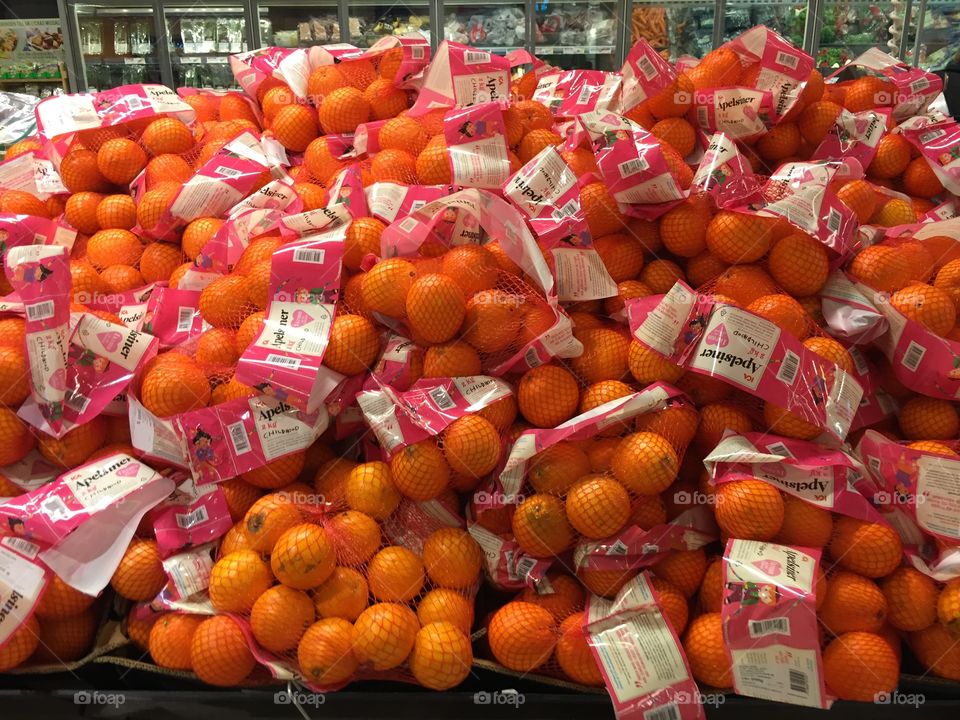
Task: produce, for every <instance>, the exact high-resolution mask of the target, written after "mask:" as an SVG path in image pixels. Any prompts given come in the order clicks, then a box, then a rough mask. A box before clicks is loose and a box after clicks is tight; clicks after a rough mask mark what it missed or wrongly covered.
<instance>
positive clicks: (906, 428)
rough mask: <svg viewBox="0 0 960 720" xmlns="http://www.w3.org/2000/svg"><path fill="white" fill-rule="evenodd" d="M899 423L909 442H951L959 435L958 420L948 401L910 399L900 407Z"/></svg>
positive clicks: (920, 398) (959, 423) (926, 398)
mask: <svg viewBox="0 0 960 720" xmlns="http://www.w3.org/2000/svg"><path fill="white" fill-rule="evenodd" d="M899 421H900V430H901V431H902V432H903V434H904V436H906V437H907V439H909V440H928V439H929V440H952V439H954V438H955V437H957V435H958V434H960V418H958V416H957V411H956V408H954V405H953V403H951V402H950V401H948V400H939V399H936V398H928V397H914V398H911V399H910V400H908V401H907V402H906V403H904V404H903V406H902V407H901V409H900V414H899Z"/></svg>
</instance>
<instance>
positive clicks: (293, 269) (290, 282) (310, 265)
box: [236, 230, 343, 412]
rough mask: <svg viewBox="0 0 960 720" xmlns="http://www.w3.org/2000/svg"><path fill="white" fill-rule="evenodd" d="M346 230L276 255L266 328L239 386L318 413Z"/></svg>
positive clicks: (242, 366)
mask: <svg viewBox="0 0 960 720" xmlns="http://www.w3.org/2000/svg"><path fill="white" fill-rule="evenodd" d="M342 254H343V231H342V230H335V231H332V232H329V233H326V234H324V235H317V236H314V237H313V238H312V239H307V240H301V241H299V242H293V243H288V244H286V245H284V246H283V247H281V248H280V249H279V250H277V251H276V252H275V253H274V254H273V259H272V261H271V262H272V265H271V268H272V270H271V273H270V278H271V279H270V297H271V299H270V301H269V302H268V303H267V311H266V313H267V315H266V319H265V321H264V325H263V329H262V330H261V331H260V334H259V335H258V336H257V338H256V339H255V340H254V341H253V342H252V343H251V344H250V346H249V347H248V348H247V349H246V350H245V351H244V353H243V355H242V356H241V357H240V360H239V362H238V363H237V370H236V377H237V379H238V380H239V381H240V382H244V383H247V384H249V385H252V386H253V387H255V388H257V390H259V391H260V392H262V393H264V394H268V395H270V396H272V397H274V398H276V399H277V400H280V401H281V402H289V403H290V404H292V405H294V406H296V407H298V408H301V409H305V410H307V412H315V411H316V410H317V409H318V408H319V407H320V406H321V404H322V402H323V399H324V397H325V395H326V393H323V394H321V393H320V388H321V386H322V383H321V382H320V380H321V377H322V373H321V363H322V362H323V356H324V354H325V353H326V349H327V340H328V339H329V336H330V328H331V326H332V325H333V317H334V313H335V310H336V308H335V305H334V303H335V301H336V299H337V296H338V294H339V291H340V269H341V268H340V263H341V258H342Z"/></svg>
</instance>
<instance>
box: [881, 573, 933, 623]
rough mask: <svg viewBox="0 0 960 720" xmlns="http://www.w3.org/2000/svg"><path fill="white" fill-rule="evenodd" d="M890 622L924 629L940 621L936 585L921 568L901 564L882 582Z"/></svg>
mask: <svg viewBox="0 0 960 720" xmlns="http://www.w3.org/2000/svg"><path fill="white" fill-rule="evenodd" d="M880 589H881V591H882V592H883V596H884V597H885V598H886V601H887V622H889V623H890V624H891V625H893V627H895V628H896V629H897V630H904V631H907V632H913V631H915V630H923V629H924V628H926V627H929V626H930V625H932V624H933V623H935V622H936V621H937V595H938V589H937V584H936V583H935V582H934V581H933V580H931V579H930V578H929V577H927V576H926V575H924V574H923V573H922V572H920V571H919V570H915V569H914V568H910V567H899V568H897V569H896V570H894V571H893V572H892V573H890V575H888V576H887V577H885V578H884V579H883V580H881V581H880Z"/></svg>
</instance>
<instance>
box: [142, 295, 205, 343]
mask: <svg viewBox="0 0 960 720" xmlns="http://www.w3.org/2000/svg"><path fill="white" fill-rule="evenodd" d="M199 305H200V291H199V290H180V289H179V288H168V287H158V288H156V289H155V290H154V291H153V293H152V294H151V295H150V299H149V300H148V302H147V309H146V311H145V314H144V316H143V328H142V329H143V331H144V332H148V333H150V334H152V335H153V336H154V337H156V338H157V340H158V341H159V342H160V346H161V347H165V348H168V347H173V346H175V345H182V344H183V343H185V342H187V341H188V340H190V339H191V338H194V337H198V336H199V335H200V334H201V333H202V332H203V318H202V317H201V316H200V310H199Z"/></svg>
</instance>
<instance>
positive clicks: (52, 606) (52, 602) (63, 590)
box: [37, 575, 96, 619]
mask: <svg viewBox="0 0 960 720" xmlns="http://www.w3.org/2000/svg"><path fill="white" fill-rule="evenodd" d="M94 600H96V597H94V596H93V595H87V594H85V593H82V592H80V591H79V590H76V589H74V588H72V587H70V586H69V585H67V584H66V583H65V582H64V581H63V580H61V579H60V576H59V575H51V576H50V582H49V583H47V589H46V590H44V592H43V597H41V598H40V602H39V603H38V604H37V617H40V618H44V619H47V618H64V617H70V616H71V615H79V614H80V613H82V612H84V611H85V610H86V609H87V608H89V607H90V606H91V605H92V604H93V602H94Z"/></svg>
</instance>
